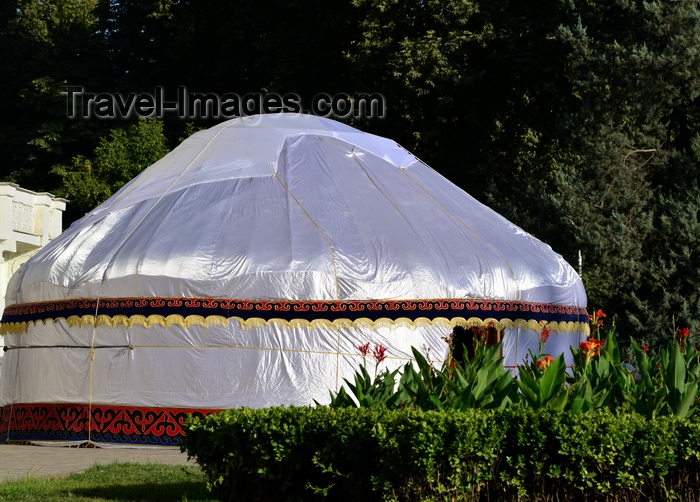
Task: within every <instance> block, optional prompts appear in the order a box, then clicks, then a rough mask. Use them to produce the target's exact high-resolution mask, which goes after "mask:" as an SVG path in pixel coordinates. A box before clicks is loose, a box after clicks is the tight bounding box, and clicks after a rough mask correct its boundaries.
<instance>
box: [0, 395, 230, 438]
mask: <svg viewBox="0 0 700 502" xmlns="http://www.w3.org/2000/svg"><path fill="white" fill-rule="evenodd" d="M216 411H220V410H197V409H189V408H188V409H185V408H142V407H134V406H107V405H92V408H90V407H89V406H88V405H86V404H41V403H36V404H34V403H32V404H15V405H11V406H10V405H8V406H5V407H3V408H0V442H5V441H87V440H88V428H89V429H90V437H89V439H90V440H91V441H94V442H108V443H126V444H133V445H157V446H179V445H180V444H181V443H182V441H183V439H184V437H185V432H184V429H183V427H184V425H185V418H187V415H189V414H192V415H194V416H200V417H201V416H204V415H207V414H209V413H214V412H216ZM88 417H90V418H91V419H90V420H88Z"/></svg>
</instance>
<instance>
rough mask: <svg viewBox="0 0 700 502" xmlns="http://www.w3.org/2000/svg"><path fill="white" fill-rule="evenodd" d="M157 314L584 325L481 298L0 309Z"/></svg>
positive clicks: (559, 312) (564, 310)
mask: <svg viewBox="0 0 700 502" xmlns="http://www.w3.org/2000/svg"><path fill="white" fill-rule="evenodd" d="M95 314H98V315H107V316H110V317H113V316H117V315H125V316H127V317H131V316H133V315H143V316H146V317H147V316H149V315H162V316H164V317H167V316H168V315H171V314H178V315H181V316H183V317H187V316H190V315H198V316H203V317H208V316H223V317H226V318H230V317H239V318H242V319H250V318H261V319H265V320H269V319H273V318H274V319H283V320H286V321H292V320H295V319H306V320H309V321H312V320H314V319H325V320H329V321H334V320H336V319H350V320H354V319H358V318H368V319H371V320H377V319H380V318H390V319H398V318H399V317H405V318H408V319H417V318H419V317H427V318H429V319H432V318H436V317H446V318H453V317H465V318H470V317H477V318H487V317H494V318H497V319H511V320H517V319H526V320H531V319H532V320H535V321H547V322H551V321H555V322H588V313H587V312H586V309H585V308H583V307H575V306H568V305H557V304H548V303H531V302H516V301H504V300H481V299H433V300H344V301H332V300H328V301H291V300H231V299H215V298H101V299H99V300H96V299H73V300H58V301H53V302H41V303H22V304H16V305H10V306H8V307H6V308H5V312H4V313H3V316H2V322H3V323H21V322H36V321H42V320H45V319H56V318H68V317H70V316H79V317H82V316H85V315H95Z"/></svg>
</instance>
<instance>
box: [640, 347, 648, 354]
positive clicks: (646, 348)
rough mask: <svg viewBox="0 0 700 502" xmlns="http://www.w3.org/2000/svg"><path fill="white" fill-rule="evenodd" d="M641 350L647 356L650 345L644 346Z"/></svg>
mask: <svg viewBox="0 0 700 502" xmlns="http://www.w3.org/2000/svg"><path fill="white" fill-rule="evenodd" d="M641 349H642V352H644V353H645V354H646V353H647V352H649V346H648V345H642V347H641Z"/></svg>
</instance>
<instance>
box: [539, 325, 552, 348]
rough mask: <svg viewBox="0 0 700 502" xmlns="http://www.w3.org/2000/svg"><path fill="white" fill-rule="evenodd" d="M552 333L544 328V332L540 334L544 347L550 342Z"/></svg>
mask: <svg viewBox="0 0 700 502" xmlns="http://www.w3.org/2000/svg"><path fill="white" fill-rule="evenodd" d="M551 332H552V330H551V329H549V328H542V332H541V333H540V342H542V345H543V346H544V345H545V344H546V343H547V340H549V335H550V334H551Z"/></svg>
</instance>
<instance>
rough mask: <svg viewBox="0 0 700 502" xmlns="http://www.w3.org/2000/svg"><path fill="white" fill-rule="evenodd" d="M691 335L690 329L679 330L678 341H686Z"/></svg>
mask: <svg viewBox="0 0 700 502" xmlns="http://www.w3.org/2000/svg"><path fill="white" fill-rule="evenodd" d="M689 335H690V328H678V339H679V340H685V339H686V338H688V336H689Z"/></svg>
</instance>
